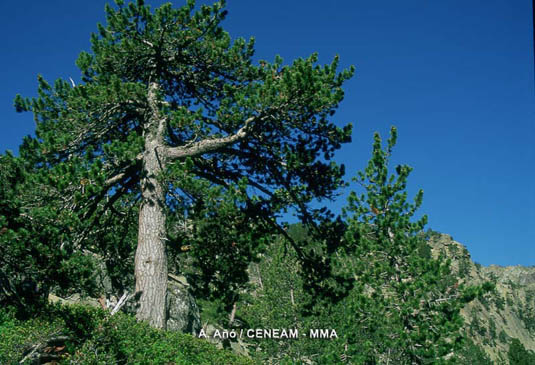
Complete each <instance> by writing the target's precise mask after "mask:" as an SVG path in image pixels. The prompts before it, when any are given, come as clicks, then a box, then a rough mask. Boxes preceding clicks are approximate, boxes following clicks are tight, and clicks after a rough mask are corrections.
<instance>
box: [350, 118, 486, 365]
mask: <svg viewBox="0 0 535 365" xmlns="http://www.w3.org/2000/svg"><path fill="white" fill-rule="evenodd" d="M396 139H397V131H396V129H395V128H394V127H393V128H392V129H391V134H390V138H389V139H388V143H387V147H386V148H385V149H383V147H382V142H381V138H380V137H379V135H378V134H376V135H375V142H374V145H373V153H372V158H371V160H370V161H369V163H368V166H367V167H366V169H365V170H364V171H363V172H359V173H358V174H357V176H356V177H355V178H354V181H355V182H356V183H357V184H358V185H359V186H360V187H361V189H362V190H363V192H362V194H360V195H359V194H358V193H357V192H352V193H351V194H350V196H349V199H348V206H347V207H346V208H345V212H344V214H345V216H346V222H347V230H346V234H345V239H346V243H347V246H346V247H345V250H346V251H345V254H346V255H347V256H345V259H344V260H341V262H340V267H341V270H345V271H346V272H348V273H349V274H350V275H352V276H353V277H354V279H355V287H354V289H353V291H352V293H351V294H350V296H349V297H348V298H347V300H345V301H344V302H343V303H342V304H343V306H344V311H345V313H346V315H348V316H351V317H352V320H351V321H349V322H348V324H347V325H346V326H345V327H346V328H344V329H343V330H341V332H342V333H345V334H346V336H345V338H344V341H345V343H346V353H347V354H348V356H350V357H351V356H352V357H353V360H354V361H355V362H356V363H360V362H362V363H375V362H378V363H395V364H415V363H416V364H426V363H437V362H441V361H446V360H447V359H450V358H452V357H453V356H454V355H455V353H456V351H457V350H458V349H459V348H460V344H461V342H462V335H461V332H460V328H461V326H462V323H463V321H462V317H461V315H460V309H461V308H462V306H463V305H464V303H465V302H466V301H468V300H470V299H471V298H473V296H474V295H475V293H476V291H477V290H481V288H471V289H470V290H468V291H466V292H465V289H464V287H463V286H462V284H460V283H458V282H457V281H456V278H455V277H454V276H453V275H452V274H451V273H450V270H449V261H448V260H446V259H445V258H441V257H438V258H437V257H435V258H432V257H429V255H426V254H424V252H423V251H422V247H424V246H426V243H425V239H426V238H425V235H424V234H423V228H424V226H425V224H426V222H427V216H425V215H424V216H422V217H421V218H420V219H418V220H414V215H415V213H416V210H417V209H418V208H419V207H420V205H421V203H422V198H423V191H422V190H420V191H418V193H417V194H416V197H415V200H414V203H410V202H409V201H408V200H407V192H406V186H407V178H408V176H409V173H410V171H411V168H410V167H409V166H407V165H398V166H397V167H396V169H395V174H390V173H389V160H390V157H391V153H392V149H393V147H394V145H395V143H396Z"/></svg>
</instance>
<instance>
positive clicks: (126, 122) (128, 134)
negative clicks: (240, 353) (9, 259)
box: [15, 0, 353, 307]
mask: <svg viewBox="0 0 535 365" xmlns="http://www.w3.org/2000/svg"><path fill="white" fill-rule="evenodd" d="M224 5H225V4H224V1H220V2H216V3H214V4H213V5H212V6H207V5H202V6H199V7H197V6H195V2H194V1H188V2H187V4H186V5H184V6H182V7H180V8H173V6H172V5H171V4H164V5H162V6H161V7H159V8H157V9H155V10H154V11H153V10H151V9H150V7H149V6H147V5H145V4H144V2H143V1H141V0H138V1H137V2H131V3H127V4H125V3H124V1H119V0H118V1H116V6H115V7H114V6H107V7H106V24H105V25H100V24H99V26H98V32H97V33H96V34H92V36H91V52H82V53H81V54H80V56H79V58H78V60H77V61H76V64H77V66H78V67H79V68H80V71H81V80H82V82H81V83H80V84H77V85H74V84H71V82H69V81H66V80H61V79H58V80H56V81H55V82H54V83H48V82H47V81H46V80H44V78H42V77H41V76H39V77H38V97H36V98H31V99H28V98H24V97H22V96H20V95H18V96H17V97H16V99H15V107H16V108H17V110H18V111H31V112H33V114H34V118H35V121H36V137H35V138H30V137H28V138H26V140H25V142H24V144H23V146H22V147H21V156H22V157H23V158H24V159H29V163H30V166H31V168H32V170H35V174H37V175H38V176H40V177H39V181H40V184H41V186H42V188H41V192H40V194H41V195H42V199H41V200H40V201H43V202H44V201H46V204H53V205H54V206H55V207H56V210H54V212H55V211H60V212H61V213H60V214H61V217H60V218H59V217H58V219H60V220H61V222H62V226H61V227H58V231H57V232H56V231H55V232H52V233H51V234H48V233H47V235H48V237H50V239H51V240H53V241H55V242H56V243H57V244H59V245H60V246H61V250H59V251H61V254H63V252H66V253H67V254H68V255H70V254H73V253H75V252H86V253H89V254H95V255H98V256H99V257H100V259H101V260H103V262H104V263H105V265H106V267H107V268H108V270H109V271H111V276H112V281H113V286H114V290H115V291H116V292H119V293H120V292H122V291H123V290H124V289H125V288H129V289H130V290H131V287H132V285H133V283H132V279H133V275H132V274H129V275H127V274H125V273H126V271H127V270H130V273H132V271H133V266H134V265H133V255H134V253H133V251H134V250H135V247H136V242H135V241H136V240H137V241H138V244H139V242H145V241H147V240H149V238H147V239H146V240H144V239H142V237H140V235H139V234H138V235H136V230H137V225H138V219H137V215H139V214H140V210H141V207H144V206H149V205H155V206H158V207H159V206H163V207H162V210H163V211H164V215H165V218H164V219H166V222H165V231H166V232H165V233H164V234H163V235H162V236H160V235H154V236H151V238H150V239H153V240H156V241H157V240H160V242H165V245H166V246H167V248H168V251H169V252H170V253H171V259H172V262H171V263H170V266H171V270H172V271H175V272H178V271H179V270H180V271H181V272H182V273H184V274H186V275H187V276H188V277H189V278H190V281H191V283H192V285H194V286H195V290H196V293H197V295H201V296H203V297H206V298H211V297H221V296H224V297H225V298H227V299H226V306H227V307H228V306H231V305H232V303H233V302H234V301H235V298H236V296H237V291H238V288H239V287H243V285H244V284H245V282H246V281H247V273H246V268H247V265H248V263H249V262H250V261H251V260H253V259H254V258H255V257H256V256H257V255H258V253H260V252H261V251H262V250H263V248H264V244H265V243H266V241H267V240H269V238H270V237H271V235H272V233H273V231H274V230H275V231H276V230H280V229H281V227H280V226H279V224H278V221H277V220H276V219H275V218H276V217H277V215H278V214H280V213H281V212H285V211H287V210H288V209H294V210H296V211H297V212H298V213H297V214H298V215H299V218H300V219H301V220H302V221H304V222H305V223H307V224H312V225H318V226H321V225H323V224H325V222H326V221H328V219H329V214H328V212H326V211H325V210H320V209H315V208H314V207H313V206H312V205H311V204H310V203H311V202H313V201H314V200H315V199H318V198H320V199H321V198H332V197H334V192H335V191H336V189H338V188H339V187H340V186H342V185H343V180H342V176H343V173H344V169H343V166H341V165H339V164H337V163H335V162H332V160H331V159H332V157H333V154H334V152H335V151H336V150H337V149H339V148H340V147H341V144H343V143H347V142H349V141H350V138H351V137H350V136H351V126H350V125H347V126H345V127H342V128H340V127H337V126H336V125H335V124H334V123H333V122H332V121H331V120H330V118H331V116H332V115H333V114H334V112H335V110H336V108H337V107H338V104H339V103H340V102H341V100H342V99H343V95H344V93H343V90H342V88H341V86H342V84H343V83H344V82H345V81H346V80H347V79H348V78H350V77H351V75H352V73H353V69H352V68H351V69H349V70H343V71H341V72H338V71H337V67H338V58H335V59H334V60H333V62H332V63H331V64H330V65H325V66H320V65H318V64H317V55H315V54H314V55H311V56H310V57H308V58H306V59H297V60H295V61H294V62H293V63H292V64H289V65H284V64H283V60H282V59H281V58H280V57H276V58H275V59H274V61H273V62H268V61H264V60H262V61H260V62H259V63H258V64H253V60H252V56H253V53H254V40H253V39H251V40H249V41H245V40H244V39H236V40H234V41H232V40H231V38H230V36H229V34H228V33H227V32H225V31H224V30H223V28H221V26H220V23H221V21H222V20H223V19H224V18H225V16H226V11H225V10H224ZM151 146H152V147H151ZM151 159H152V160H151ZM155 159H157V160H158V162H157V163H153V165H150V164H149V163H148V162H147V161H154V160H155ZM149 167H150V168H149ZM151 169H152V170H151ZM145 179H147V181H150V183H145V184H144V183H143V181H145ZM155 185H158V186H160V187H161V188H162V190H163V193H162V196H157V197H156V198H155V197H152V196H151V195H150V194H151V193H150V192H151V191H155V190H157V191H159V190H158V189H154V187H155ZM150 199H157V200H158V202H151V201H149V200H150ZM30 213H31V212H30ZM54 214H55V213H53V212H44V213H43V215H42V217H41V216H40V217H39V219H40V220H42V221H43V224H44V221H46V222H47V224H48V222H50V221H52V222H55V221H56V218H55V217H54ZM140 216H141V215H140ZM24 217H26V218H24V219H26V221H29V220H31V219H38V217H33V216H32V215H31V214H26V215H25V216H24ZM20 219H22V218H20ZM222 221H225V223H226V224H223V225H222V224H219V223H218V222H222ZM146 223H147V224H151V223H152V222H146ZM154 224H156V223H155V222H154ZM158 224H159V223H158ZM181 227H182V228H181ZM183 227H191V229H189V228H188V229H183ZM144 232H145V231H144ZM222 238H224V239H225V242H221V239H222ZM227 238H228V239H227ZM32 246H35V245H32ZM298 249H300V248H298ZM163 251H165V250H162V252H163ZM138 252H139V251H138ZM300 252H302V251H300ZM163 255H165V253H164V254H163ZM301 256H302V257H301V260H302V261H305V260H306V261H307V262H309V263H313V262H316V261H317V259H318V257H315V256H307V255H306V254H305V253H303V254H302V255H301ZM162 260H163V259H162ZM163 261H166V260H163ZM54 262H56V261H54ZM145 262H152V261H145ZM311 265H312V264H311ZM163 266H165V265H163ZM158 270H166V269H165V268H160V269H158ZM160 277H165V273H164V274H160Z"/></svg>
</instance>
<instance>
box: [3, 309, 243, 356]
mask: <svg viewBox="0 0 535 365" xmlns="http://www.w3.org/2000/svg"><path fill="white" fill-rule="evenodd" d="M0 333H1V334H2V336H1V338H0V363H2V364H6V365H8V364H18V363H19V361H20V360H21V359H22V358H23V354H24V353H25V352H27V351H28V349H30V348H31V347H32V346H34V345H36V344H39V343H40V342H43V341H46V340H47V339H48V338H50V337H53V336H56V337H57V336H60V335H61V336H62V337H66V338H68V340H67V341H66V342H65V343H62V344H61V346H59V350H60V352H59V356H60V361H59V363H61V364H170V363H173V364H177V365H178V364H244V365H245V364H252V362H251V361H250V360H249V359H247V358H244V357H239V356H236V355H233V354H232V353H231V352H229V351H226V350H217V349H216V348H215V347H214V346H213V345H211V344H209V343H207V342H206V341H203V340H199V339H196V338H194V337H192V336H190V335H185V334H181V333H176V332H165V331H161V330H156V329H153V328H151V327H149V326H148V325H147V324H145V323H139V322H137V321H136V320H135V318H133V317H132V316H129V315H125V314H121V313H118V314H117V315H115V316H111V317H110V316H109V314H107V313H105V312H104V311H102V310H100V309H95V308H91V307H83V306H78V305H71V306H63V307H62V306H52V307H48V308H46V309H45V310H44V311H43V313H42V315H41V316H39V317H38V318H34V319H31V320H26V321H20V320H17V319H16V318H15V317H14V315H13V313H12V312H10V311H9V310H7V309H6V308H4V309H2V310H1V311H0ZM63 346H65V348H63ZM57 350H58V349H57V348H51V351H52V352H54V351H57Z"/></svg>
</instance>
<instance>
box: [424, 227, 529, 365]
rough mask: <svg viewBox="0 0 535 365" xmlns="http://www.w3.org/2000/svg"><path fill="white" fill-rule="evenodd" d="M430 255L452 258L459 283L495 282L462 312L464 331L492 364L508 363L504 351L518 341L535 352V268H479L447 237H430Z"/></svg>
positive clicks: (461, 246)
mask: <svg viewBox="0 0 535 365" xmlns="http://www.w3.org/2000/svg"><path fill="white" fill-rule="evenodd" d="M429 242H430V245H431V248H432V253H433V255H435V256H436V255H445V256H446V257H449V258H451V262H452V265H451V267H452V273H453V274H454V275H456V276H458V277H459V281H460V283H461V282H462V283H466V284H468V285H470V284H481V283H482V282H485V281H490V282H494V283H495V291H494V292H493V293H488V294H486V295H485V296H484V297H483V298H481V299H476V300H474V301H472V302H471V303H469V304H468V305H467V306H466V307H465V308H464V309H463V310H462V314H463V316H464V318H465V327H464V330H465V331H466V333H467V334H468V336H469V337H470V338H471V339H472V340H473V341H474V343H475V344H476V345H478V346H479V347H481V348H482V349H483V350H484V351H485V352H486V353H487V354H488V356H489V357H490V359H491V360H492V361H493V362H494V363H500V364H502V363H508V360H507V352H508V351H509V345H510V344H511V341H512V339H514V338H517V339H518V340H519V341H520V342H521V343H522V345H524V347H525V348H526V349H527V350H531V351H535V267H522V266H507V267H501V266H497V265H491V266H488V267H484V266H481V265H479V264H477V263H474V262H473V261H472V260H471V257H470V254H469V252H468V250H467V249H466V247H465V246H463V245H462V244H460V243H459V242H456V241H454V240H453V238H452V237H451V236H450V235H447V234H438V233H437V234H433V235H432V237H431V239H430V241H429Z"/></svg>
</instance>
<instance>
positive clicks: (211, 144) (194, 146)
mask: <svg viewBox="0 0 535 365" xmlns="http://www.w3.org/2000/svg"><path fill="white" fill-rule="evenodd" d="M257 118H258V117H256V116H253V117H250V118H248V119H247V120H246V121H245V124H244V125H243V127H241V128H240V129H239V130H238V131H237V132H236V133H235V134H231V135H229V136H226V137H221V138H212V139H205V140H203V141H199V142H193V143H190V144H187V145H185V146H180V147H172V148H167V149H166V151H165V154H166V157H167V158H169V159H171V160H176V159H179V158H184V157H194V156H199V155H202V154H204V153H207V152H213V151H217V150H218V149H221V148H223V147H226V146H228V145H231V144H233V143H236V142H238V141H240V140H242V139H244V138H245V137H246V136H247V134H248V128H249V125H250V124H251V123H252V122H253V121H254V120H255V119H257Z"/></svg>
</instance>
